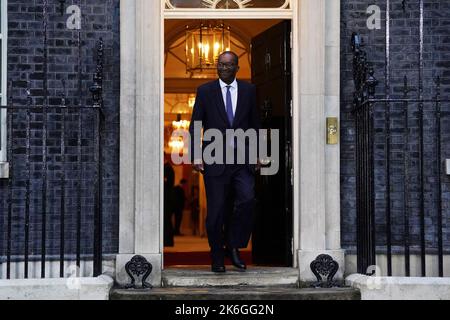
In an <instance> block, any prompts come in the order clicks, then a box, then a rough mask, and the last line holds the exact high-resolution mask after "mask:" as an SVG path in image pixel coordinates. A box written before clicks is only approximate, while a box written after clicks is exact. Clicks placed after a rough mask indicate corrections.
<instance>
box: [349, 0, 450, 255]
mask: <svg viewBox="0 0 450 320" xmlns="http://www.w3.org/2000/svg"><path fill="white" fill-rule="evenodd" d="M372 4H376V5H378V6H380V8H381V9H382V22H381V25H382V28H381V29H380V30H369V29H368V28H367V26H366V20H367V18H368V17H369V14H367V13H366V10H367V8H368V7H369V6H370V5H372ZM424 9H425V10H424V12H425V14H424V56H423V58H424V78H423V84H424V91H423V93H424V98H425V99H431V98H433V97H434V95H435V85H434V79H436V77H437V76H440V77H441V80H442V86H441V87H442V96H443V97H447V98H449V97H450V1H438V0H425V2H424ZM419 16H420V11H419V1H406V10H405V12H404V11H403V6H402V1H401V0H392V1H391V24H390V26H391V32H390V35H391V46H390V50H391V54H390V59H391V70H390V72H389V74H390V77H391V88H390V91H389V92H390V95H391V97H392V98H401V97H402V96H403V77H404V76H405V75H406V76H407V77H408V79H409V89H410V93H409V97H410V98H417V97H418V94H419V89H418V88H419V39H420V38H419ZM385 19H386V1H367V0H342V2H341V119H342V128H341V136H342V144H341V206H342V226H341V227H342V244H343V247H344V248H347V249H349V250H350V251H351V250H354V249H355V246H356V194H355V183H356V180H355V179H356V178H355V123H354V117H353V115H352V114H351V112H350V111H351V109H352V100H353V90H354V84H353V75H352V58H353V55H352V51H351V45H350V40H351V34H352V32H358V33H359V34H361V35H362V37H363V38H364V40H365V43H366V47H365V50H366V51H367V53H368V60H369V61H370V62H372V63H373V65H374V68H375V77H376V78H377V79H378V80H379V81H380V84H379V85H378V87H377V97H380V98H382V97H383V96H384V93H385V48H386V46H385V43H386V40H385V31H386V29H385V24H386V20H385ZM384 108H385V106H384V104H378V105H376V106H375V131H376V135H375V184H376V187H375V188H376V217H375V220H376V239H377V245H378V247H379V248H380V249H382V247H383V246H384V244H385V243H386V219H385V212H386V206H387V203H386V200H385V192H384V190H385V184H386V172H385V169H384V167H385V160H384V154H385V147H386V146H385V143H384V141H385V140H384V134H385V130H384V126H385V122H384V110H385V109H384ZM391 108H392V114H391V119H392V120H391V121H392V122H391V123H392V124H391V133H392V144H391V164H390V165H391V188H392V194H391V208H392V233H393V238H392V240H393V244H394V246H401V245H402V244H403V239H404V238H403V234H404V222H403V213H404V206H403V203H404V192H403V190H404V188H403V182H404V181H405V175H404V170H403V163H404V161H403V147H404V140H403V135H404V128H405V126H404V122H403V113H402V108H403V105H402V104H401V105H400V104H392V105H391ZM409 108H410V109H409V110H410V112H409V126H410V141H409V149H410V151H411V162H410V168H409V170H410V174H409V179H410V182H411V187H410V197H409V199H408V203H409V206H410V210H411V211H410V229H409V230H410V233H411V243H412V245H413V246H417V245H419V244H420V238H419V234H420V219H419V212H420V201H419V199H420V193H419V192H420V184H419V181H420V180H419V157H418V155H419V139H418V136H419V122H418V120H417V117H418V105H417V104H410V106H409ZM434 108H435V106H434V105H433V104H430V103H428V104H425V105H424V136H425V138H424V144H425V230H426V244H427V247H428V248H436V246H437V201H438V198H437V194H438V192H437V184H436V181H437V177H436V144H435V137H436V134H435V128H436V127H435V126H436V121H435V115H434ZM442 110H443V114H442V116H443V120H442V143H443V145H442V158H443V159H448V158H450V130H449V129H450V105H449V104H448V103H446V104H443V105H442ZM442 179H443V180H442V182H443V216H444V234H443V235H444V245H445V247H446V249H447V250H448V249H450V232H449V231H450V225H449V223H448V219H449V217H450V206H449V200H450V178H449V177H448V176H445V175H444V174H443V175H442ZM394 249H396V247H394ZM397 249H399V250H400V251H401V248H400V247H397Z"/></svg>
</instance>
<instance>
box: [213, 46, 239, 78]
mask: <svg viewBox="0 0 450 320" xmlns="http://www.w3.org/2000/svg"><path fill="white" fill-rule="evenodd" d="M238 71H239V66H238V65H237V61H236V60H235V58H234V56H233V55H232V54H229V53H226V54H223V55H221V56H220V57H219V62H218V63H217V73H218V75H219V78H220V80H222V81H223V82H225V83H226V84H230V83H232V82H233V81H234V79H235V78H236V74H237V72H238Z"/></svg>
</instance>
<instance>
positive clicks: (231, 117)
mask: <svg viewBox="0 0 450 320" xmlns="http://www.w3.org/2000/svg"><path fill="white" fill-rule="evenodd" d="M230 89H231V86H227V105H226V107H227V116H228V122H230V126H233V121H234V114H233V100H232V99H231V91H230Z"/></svg>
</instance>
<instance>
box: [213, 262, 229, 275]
mask: <svg viewBox="0 0 450 320" xmlns="http://www.w3.org/2000/svg"><path fill="white" fill-rule="evenodd" d="M211 271H212V272H215V273H225V271H226V270H225V266H224V265H215V264H212V265H211Z"/></svg>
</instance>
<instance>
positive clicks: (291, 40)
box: [289, 31, 294, 49]
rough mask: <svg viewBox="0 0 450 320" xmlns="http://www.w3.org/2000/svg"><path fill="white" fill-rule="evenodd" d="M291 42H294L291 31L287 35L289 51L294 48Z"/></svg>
mask: <svg viewBox="0 0 450 320" xmlns="http://www.w3.org/2000/svg"><path fill="white" fill-rule="evenodd" d="M293 41H294V39H293V36H292V31H291V32H290V34H289V45H290V47H291V49H292V48H293V47H294V43H293Z"/></svg>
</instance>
